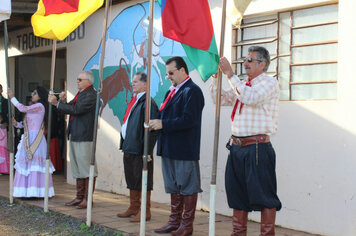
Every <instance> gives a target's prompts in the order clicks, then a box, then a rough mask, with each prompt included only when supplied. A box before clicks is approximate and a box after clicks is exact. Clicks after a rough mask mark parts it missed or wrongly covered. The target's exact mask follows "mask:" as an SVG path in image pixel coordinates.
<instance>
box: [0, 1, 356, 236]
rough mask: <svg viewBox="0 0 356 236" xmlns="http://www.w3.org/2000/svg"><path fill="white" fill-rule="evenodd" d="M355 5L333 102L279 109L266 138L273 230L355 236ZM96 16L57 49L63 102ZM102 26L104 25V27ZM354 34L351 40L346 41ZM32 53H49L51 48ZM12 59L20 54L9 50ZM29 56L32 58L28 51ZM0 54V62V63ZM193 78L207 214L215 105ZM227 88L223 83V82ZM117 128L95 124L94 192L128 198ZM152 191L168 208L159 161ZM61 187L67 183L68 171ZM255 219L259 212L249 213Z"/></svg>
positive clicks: (259, 9)
mask: <svg viewBox="0 0 356 236" xmlns="http://www.w3.org/2000/svg"><path fill="white" fill-rule="evenodd" d="M330 2H335V1H322V0H299V1H291V0H288V1H287V0H271V1H268V4H265V1H262V0H255V1H252V3H251V5H250V6H249V8H248V9H247V12H246V14H247V16H253V15H261V14H264V13H265V12H275V11H280V10H290V9H294V8H299V7H302V6H310V5H315V4H324V3H330ZM134 3H136V2H135V1H131V2H130V3H128V2H126V3H123V4H119V5H115V6H113V8H112V10H111V14H110V17H111V19H110V21H111V20H112V19H113V18H114V17H115V16H116V15H117V14H118V13H119V12H120V11H122V10H123V9H124V8H126V7H128V6H129V5H132V4H134ZM209 3H210V6H211V11H212V16H213V18H214V19H213V23H214V29H215V36H216V40H217V43H218V44H219V38H220V37H219V36H220V22H221V1H220V0H209ZM355 10H356V2H355V1H352V0H340V1H339V27H338V28H339V32H338V35H339V37H338V38H339V44H338V47H339V49H338V50H339V51H338V53H339V55H340V56H339V61H338V73H339V74H338V85H337V86H338V91H337V93H338V97H337V99H336V100H330V101H298V102H297V101H286V102H281V103H280V118H279V131H278V133H277V134H276V135H274V136H273V137H272V143H273V145H274V147H275V149H276V153H277V178H278V194H279V197H280V199H281V201H282V204H283V208H282V210H281V211H280V212H279V213H278V214H277V222H276V223H277V224H278V225H281V226H283V227H288V228H293V229H298V230H303V231H308V232H312V233H319V234H323V235H356V203H355V195H356V188H355V187H354V186H355V181H356V174H355V171H354V166H355V164H356V157H355V153H356V145H355V142H356V125H355V120H356V111H355V105H356V104H355V101H356V93H355V92H354V89H353V88H356V80H355V79H354V78H353V77H354V76H353V73H352V72H353V71H352V68H353V67H354V64H355V63H354V55H355V54H356V49H355V47H354V44H353V43H354V38H355V35H354V34H355V32H356V27H355V25H354V22H356V16H355V14H354V12H355ZM102 17H103V10H100V11H98V12H96V13H95V14H94V15H93V16H91V17H90V18H89V19H88V20H87V21H86V27H85V30H86V36H85V38H83V39H81V40H76V41H73V42H69V43H64V44H62V45H63V46H65V47H66V48H67V80H68V81H67V82H68V83H67V85H68V95H69V96H68V97H69V99H70V98H73V97H74V94H75V93H76V91H77V90H76V85H75V78H76V76H77V74H78V73H79V72H80V71H81V70H82V68H83V67H84V64H85V63H86V62H87V61H88V60H89V58H90V56H91V55H93V54H94V53H95V52H96V50H97V48H98V45H99V43H100V37H101V28H102ZM110 21H109V22H110ZM352 34H353V35H352ZM225 39H226V40H225V51H224V55H225V56H227V57H228V58H231V27H230V25H227V27H226V34H225ZM35 50H42V51H44V50H50V46H48V47H43V48H41V49H35ZM15 51H16V50H13V52H12V54H11V55H12V56H14V55H18V54H21V53H23V52H15ZM31 52H34V50H32V51H31ZM2 53H3V51H0V56H1V58H0V60H3V59H2V58H3V54H2ZM0 69H1V71H0V83H4V82H3V81H4V78H5V77H4V76H3V75H4V71H3V63H2V61H1V65H0ZM191 76H192V78H193V80H194V81H195V82H196V83H198V85H199V86H200V87H201V88H202V90H203V92H204V96H205V103H206V105H205V108H204V111H203V129H202V146H201V161H200V166H201V177H202V188H203V190H204V192H203V193H202V194H200V195H199V203H198V207H199V208H202V209H208V208H209V189H210V178H211V163H212V152H213V134H214V130H213V127H214V115H213V114H215V105H214V104H213V101H212V99H211V97H210V93H209V89H208V87H209V84H210V81H208V82H206V83H204V82H202V81H201V79H200V78H199V76H198V74H197V73H196V71H193V72H191ZM223 86H224V87H227V84H226V82H224V84H223ZM231 109H232V108H231V107H222V108H221V126H220V139H219V140H220V141H219V160H218V175H217V195H216V211H217V213H221V214H225V215H231V213H232V211H231V209H229V208H228V206H227V201H226V195H225V188H224V170H225V163H226V158H227V154H228V153H227V151H226V149H225V148H224V146H225V145H224V144H225V142H226V140H227V138H228V137H229V136H230V134H231V133H230V119H229V116H230V113H231ZM119 132H120V122H119V120H118V119H117V118H116V117H115V116H114V115H113V113H112V110H111V109H109V107H108V106H107V107H106V108H105V109H104V112H103V116H102V118H101V119H100V130H99V133H98V146H97V162H98V167H99V178H98V185H97V187H98V188H99V189H103V190H107V191H112V192H116V193H121V194H127V193H128V191H127V189H126V184H125V179H124V173H123V165H122V154H121V152H120V151H119V150H118V145H119ZM154 168H155V175H154V183H155V184H154V191H153V194H152V199H153V200H154V201H158V202H166V203H168V202H169V196H168V195H166V194H165V193H164V189H163V179H162V175H161V162H160V157H155V167H154ZM68 173H69V174H68V181H69V182H70V183H74V181H73V179H72V178H71V175H70V171H69V172H68ZM250 219H253V220H256V221H259V214H257V213H252V214H250Z"/></svg>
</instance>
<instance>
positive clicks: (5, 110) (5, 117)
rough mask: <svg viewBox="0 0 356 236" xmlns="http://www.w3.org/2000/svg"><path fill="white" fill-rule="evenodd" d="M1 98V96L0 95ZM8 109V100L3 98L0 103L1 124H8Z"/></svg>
mask: <svg viewBox="0 0 356 236" xmlns="http://www.w3.org/2000/svg"><path fill="white" fill-rule="evenodd" d="M0 96H1V95H0ZM8 111H9V107H8V100H7V99H5V98H4V97H3V100H2V102H1V116H2V122H1V124H2V123H7V124H8V123H9V118H8V115H9V113H8Z"/></svg>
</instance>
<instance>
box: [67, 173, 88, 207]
mask: <svg viewBox="0 0 356 236" xmlns="http://www.w3.org/2000/svg"><path fill="white" fill-rule="evenodd" d="M76 187H77V197H76V198H74V199H73V200H72V201H70V202H67V203H66V204H65V205H66V206H76V205H78V204H79V203H81V202H82V201H83V198H84V192H85V179H76Z"/></svg>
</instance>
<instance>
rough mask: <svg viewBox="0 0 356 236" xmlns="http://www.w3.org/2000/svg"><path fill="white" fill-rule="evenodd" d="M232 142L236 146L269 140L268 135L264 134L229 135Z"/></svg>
mask: <svg viewBox="0 0 356 236" xmlns="http://www.w3.org/2000/svg"><path fill="white" fill-rule="evenodd" d="M231 140H232V143H233V144H235V145H237V146H247V145H251V144H258V143H268V142H269V141H270V139H269V136H268V135H266V134H259V135H254V136H249V137H242V138H241V137H240V138H238V137H235V136H231Z"/></svg>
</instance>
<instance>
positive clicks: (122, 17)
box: [84, 2, 194, 122]
mask: <svg viewBox="0 0 356 236" xmlns="http://www.w3.org/2000/svg"><path fill="white" fill-rule="evenodd" d="M148 14H149V2H145V3H142V4H141V3H140V4H137V5H133V6H131V7H128V8H126V9H124V10H123V11H121V12H120V13H119V14H118V15H117V16H116V18H115V19H114V20H113V21H112V23H111V25H110V26H109V28H108V31H107V39H106V40H107V41H106V49H105V59H104V70H103V87H102V108H101V111H100V113H101V112H102V110H103V109H104V108H105V107H106V106H109V108H110V109H112V111H113V113H114V115H115V116H117V117H118V118H119V120H120V122H122V120H123V117H124V114H125V110H126V107H127V104H128V103H129V101H130V99H131V97H132V94H133V92H132V88H131V80H132V78H133V76H134V74H135V73H136V72H138V71H145V72H147V50H148V48H147V46H148V45H147V44H148V23H149V22H148ZM160 20H161V8H160V7H159V5H158V4H155V12H154V24H153V25H154V32H153V45H152V53H153V57H152V75H151V96H152V97H153V99H154V100H155V101H156V103H157V104H158V106H159V105H160V104H161V103H162V101H163V99H164V95H165V93H166V91H167V89H168V88H169V87H170V86H171V83H170V81H169V80H168V79H166V78H165V76H166V66H165V61H166V60H167V59H168V58H170V57H172V56H182V57H184V59H185V61H186V62H187V64H188V69H189V71H191V70H193V69H194V68H193V66H192V65H191V64H190V63H189V60H188V59H187V58H186V54H185V52H184V50H183V48H182V46H181V44H180V43H177V42H174V41H172V40H170V39H167V38H165V37H163V36H162V25H161V21H160ZM100 53H101V43H100V45H99V47H98V50H97V51H96V53H95V54H94V55H93V56H92V57H91V58H90V59H89V61H88V62H87V63H86V65H85V66H84V70H91V71H92V72H93V73H94V76H95V81H94V86H95V87H97V84H98V81H99V58H100Z"/></svg>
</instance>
